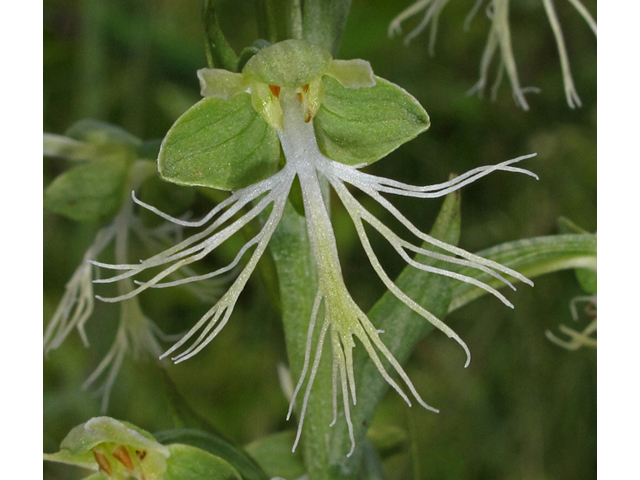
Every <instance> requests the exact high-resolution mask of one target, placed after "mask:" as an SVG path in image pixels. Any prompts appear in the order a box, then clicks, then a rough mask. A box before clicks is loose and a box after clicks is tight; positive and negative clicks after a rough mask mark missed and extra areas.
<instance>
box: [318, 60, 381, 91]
mask: <svg viewBox="0 0 640 480" xmlns="http://www.w3.org/2000/svg"><path fill="white" fill-rule="evenodd" d="M327 75H329V76H331V77H333V78H335V79H336V80H338V81H339V82H340V84H341V85H342V86H343V87H346V88H366V87H374V86H375V85H376V80H375V76H374V75H373V70H372V69H371V64H370V63H369V62H367V61H366V60H362V59H360V58H354V59H353V60H334V61H333V62H331V68H330V69H329V71H328V72H327Z"/></svg>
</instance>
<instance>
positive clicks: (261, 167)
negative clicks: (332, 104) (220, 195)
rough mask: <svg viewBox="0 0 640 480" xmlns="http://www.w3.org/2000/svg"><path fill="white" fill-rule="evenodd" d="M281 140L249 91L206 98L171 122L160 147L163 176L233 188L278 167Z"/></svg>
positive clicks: (176, 179) (192, 182) (240, 186)
mask: <svg viewBox="0 0 640 480" xmlns="http://www.w3.org/2000/svg"><path fill="white" fill-rule="evenodd" d="M279 159H280V142H279V141H278V136H277V134H276V132H275V131H274V130H273V129H272V128H271V127H269V126H268V125H267V123H266V122H265V121H264V120H263V119H262V117H261V116H260V115H259V114H258V113H257V112H256V111H255V110H254V109H253V108H252V106H251V97H250V95H249V94H246V93H241V94H239V95H236V96H235V97H233V98H231V99H229V100H223V99H220V98H205V99H203V100H201V101H199V102H198V103H196V104H195V105H194V106H193V107H191V108H190V109H189V110H187V112H186V113H185V114H184V115H182V116H181V117H180V118H179V119H178V120H177V121H176V123H174V124H173V126H172V127H171V129H170V130H169V132H168V133H167V136H166V137H165V139H164V141H163V142H162V147H161V148H160V156H159V158H158V165H159V170H160V175H161V176H162V178H164V179H165V180H168V181H170V182H174V183H177V184H179V185H199V186H203V187H211V188H218V189H221V190H237V189H239V188H242V187H246V186H248V185H251V184H252V183H255V182H257V181H259V180H262V179H264V178H266V177H268V176H270V175H272V174H274V173H275V172H276V171H277V167H278V161H279Z"/></svg>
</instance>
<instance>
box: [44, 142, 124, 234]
mask: <svg viewBox="0 0 640 480" xmlns="http://www.w3.org/2000/svg"><path fill="white" fill-rule="evenodd" d="M130 161H131V159H130V158H129V157H127V156H126V155H123V154H115V155H112V156H109V157H105V158H101V159H99V160H95V161H92V162H90V163H86V164H83V165H78V166H76V167H73V168H72V169H70V170H68V171H66V172H65V173H63V174H62V175H60V176H58V177H57V178H56V179H55V180H54V181H53V182H52V183H51V184H50V185H49V186H48V187H47V189H46V190H45V192H44V207H45V208H46V209H47V210H49V211H51V212H53V213H58V214H60V215H64V216H66V217H69V218H71V219H73V220H78V221H81V222H97V223H104V222H106V221H108V220H110V219H111V218H113V217H114V216H115V215H116V214H117V213H118V211H119V210H120V207H121V205H122V202H123V201H124V199H125V195H126V192H125V187H126V184H127V180H128V168H129V165H130Z"/></svg>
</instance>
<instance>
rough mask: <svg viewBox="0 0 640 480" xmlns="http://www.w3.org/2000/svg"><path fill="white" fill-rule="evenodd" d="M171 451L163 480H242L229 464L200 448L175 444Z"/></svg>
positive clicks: (170, 447)
mask: <svg viewBox="0 0 640 480" xmlns="http://www.w3.org/2000/svg"><path fill="white" fill-rule="evenodd" d="M169 451H170V452H171V456H170V457H169V460H168V461H167V471H166V473H165V474H164V478H163V480H242V477H241V476H240V474H239V473H238V471H237V470H236V469H235V468H233V467H232V466H231V465H230V464H229V463H228V462H226V461H225V460H223V459H222V458H220V457H216V456H215V455H212V454H210V453H209V452H205V451H204V450H200V449H199V448H196V447H192V446H190V445H181V444H174V445H170V446H169Z"/></svg>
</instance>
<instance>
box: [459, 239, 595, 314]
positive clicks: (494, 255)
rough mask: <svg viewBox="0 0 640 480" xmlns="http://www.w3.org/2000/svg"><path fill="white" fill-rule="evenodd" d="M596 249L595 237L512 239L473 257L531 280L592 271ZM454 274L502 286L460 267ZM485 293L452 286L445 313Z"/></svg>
mask: <svg viewBox="0 0 640 480" xmlns="http://www.w3.org/2000/svg"><path fill="white" fill-rule="evenodd" d="M596 250H597V237H596V235H593V234H566V235H549V236H545V237H535V238H526V239H523V240H516V241H515V242H508V243H503V244H502V245H497V246H495V247H491V248H489V249H487V250H482V251H480V252H477V254H478V255H480V256H481V257H484V258H488V259H490V260H495V261H496V262H498V263H501V264H502V265H504V266H505V267H509V268H512V269H514V270H516V271H518V272H520V273H522V274H523V275H524V276H525V277H528V278H535V277H537V276H539V275H543V274H545V273H551V272H556V271H559V270H566V269H573V268H576V269H586V270H587V271H589V272H591V271H595V269H596V264H597V251H596ZM456 271H458V272H459V273H462V274H464V275H468V276H470V277H473V278H477V279H478V280H480V281H482V282H484V283H486V284H488V285H490V286H492V287H496V288H499V287H502V286H503V285H504V284H502V283H501V282H499V281H497V280H496V279H494V278H493V277H489V276H488V275H487V274H485V273H483V272H478V271H477V270H476V271H472V270H471V269H469V268H464V267H463V268H457V269H456ZM485 293H486V292H485V291H484V290H481V289H479V288H477V287H474V286H473V285H469V284H467V283H461V284H458V285H456V287H455V288H454V291H453V298H452V300H451V305H450V306H449V312H452V311H454V310H457V309H458V308H460V307H462V306H463V305H466V304H467V303H469V302H470V301H472V300H475V299H476V298H478V297H480V296H482V295H484V294H485Z"/></svg>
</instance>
